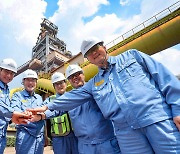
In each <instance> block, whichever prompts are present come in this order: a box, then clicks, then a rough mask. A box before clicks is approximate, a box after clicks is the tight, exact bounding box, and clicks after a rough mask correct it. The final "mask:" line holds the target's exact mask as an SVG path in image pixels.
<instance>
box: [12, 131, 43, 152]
mask: <svg viewBox="0 0 180 154" xmlns="http://www.w3.org/2000/svg"><path fill="white" fill-rule="evenodd" d="M15 149H16V154H43V151H44V135H43V134H42V135H39V136H37V137H35V136H33V135H31V134H29V133H28V132H27V131H26V130H24V129H21V130H20V131H17V135H16V146H15Z"/></svg>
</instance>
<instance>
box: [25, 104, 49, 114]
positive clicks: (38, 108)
mask: <svg viewBox="0 0 180 154" xmlns="http://www.w3.org/2000/svg"><path fill="white" fill-rule="evenodd" d="M47 109H48V107H47V106H42V107H37V108H34V109H27V110H26V111H27V112H28V111H29V112H32V114H33V115H36V114H37V113H38V112H45V111H46V110H47Z"/></svg>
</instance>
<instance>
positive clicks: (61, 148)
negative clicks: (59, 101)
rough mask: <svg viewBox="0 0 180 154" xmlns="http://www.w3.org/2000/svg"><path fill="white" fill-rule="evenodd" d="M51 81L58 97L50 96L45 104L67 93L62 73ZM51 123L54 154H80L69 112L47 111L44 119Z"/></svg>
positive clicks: (53, 76)
mask: <svg viewBox="0 0 180 154" xmlns="http://www.w3.org/2000/svg"><path fill="white" fill-rule="evenodd" d="M51 81H52V83H53V86H54V89H55V91H56V95H53V96H50V97H49V98H47V99H46V100H45V101H44V104H47V103H49V102H53V101H54V99H55V98H56V97H59V96H61V95H63V94H64V93H65V92H66V88H67V84H66V78H65V77H64V75H63V74H62V73H60V72H55V73H54V74H53V75H52V77H51ZM45 118H46V119H49V118H51V119H50V121H51V136H52V146H53V151H54V154H60V153H61V154H78V153H79V152H78V140H77V137H76V136H75V135H74V130H73V129H72V126H71V120H70V118H69V114H68V112H60V111H56V110H54V111H46V112H45V115H44V116H43V119H45Z"/></svg>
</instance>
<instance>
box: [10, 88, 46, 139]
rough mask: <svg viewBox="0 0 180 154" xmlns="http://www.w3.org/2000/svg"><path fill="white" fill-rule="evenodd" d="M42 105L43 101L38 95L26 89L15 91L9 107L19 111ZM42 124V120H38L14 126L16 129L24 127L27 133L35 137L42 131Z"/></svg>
mask: <svg viewBox="0 0 180 154" xmlns="http://www.w3.org/2000/svg"><path fill="white" fill-rule="evenodd" d="M42 105H43V101H42V98H41V96H40V95H38V94H35V93H34V94H33V95H32V96H31V95H30V94H29V93H28V92H27V91H26V90H23V91H20V92H17V93H15V94H14V95H13V97H12V100H11V107H12V108H13V109H14V110H15V111H19V112H24V111H25V110H26V109H28V108H36V107H40V106H42ZM44 124H45V122H44V120H40V121H38V122H29V123H28V124H18V125H16V127H17V129H25V130H26V131H27V132H28V133H29V134H31V135H33V136H35V137H37V136H38V135H42V134H43V133H44Z"/></svg>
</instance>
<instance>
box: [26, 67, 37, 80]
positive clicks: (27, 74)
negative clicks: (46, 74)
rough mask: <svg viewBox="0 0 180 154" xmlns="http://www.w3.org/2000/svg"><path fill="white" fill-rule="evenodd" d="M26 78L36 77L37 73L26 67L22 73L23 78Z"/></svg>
mask: <svg viewBox="0 0 180 154" xmlns="http://www.w3.org/2000/svg"><path fill="white" fill-rule="evenodd" d="M26 78H34V79H38V75H37V73H36V72H35V71H33V70H31V69H27V70H26V71H25V72H24V74H23V79H26Z"/></svg>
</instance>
